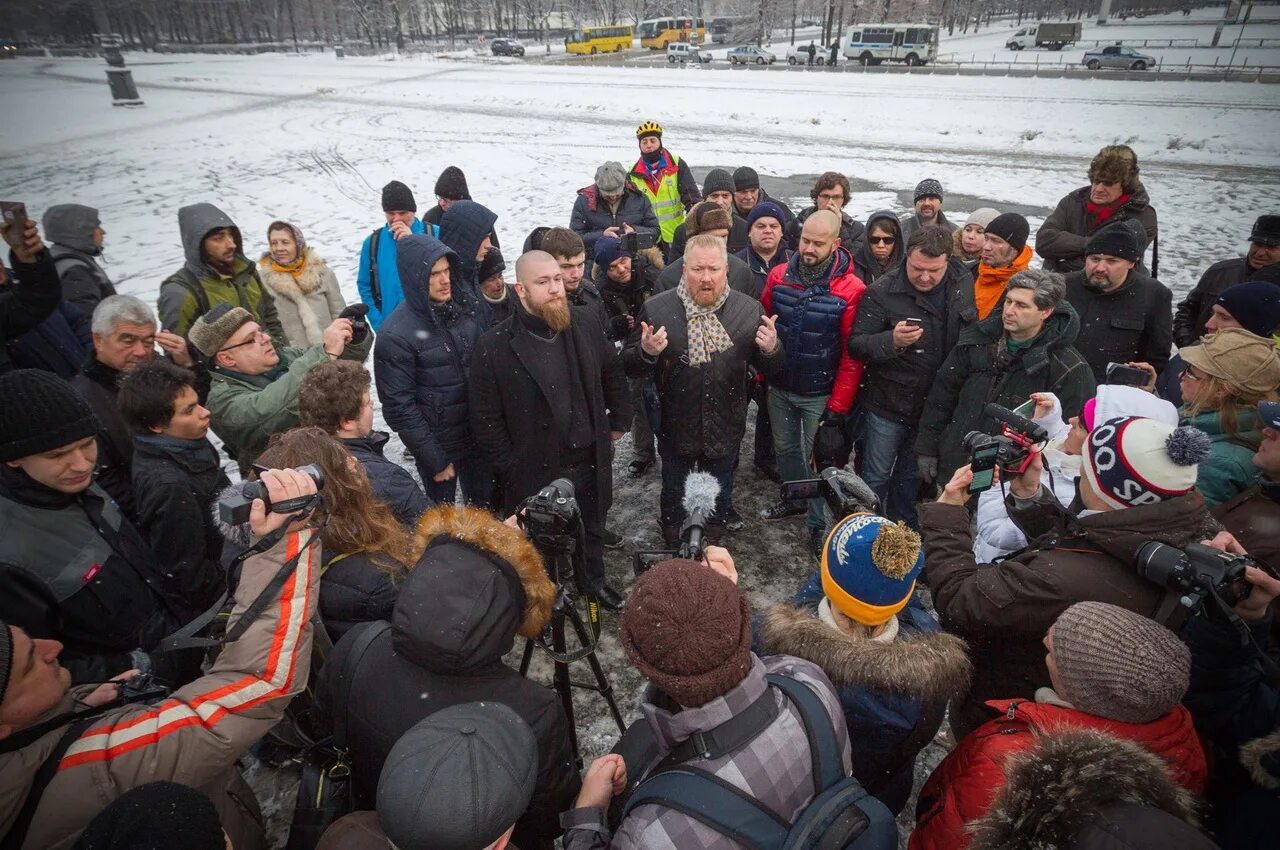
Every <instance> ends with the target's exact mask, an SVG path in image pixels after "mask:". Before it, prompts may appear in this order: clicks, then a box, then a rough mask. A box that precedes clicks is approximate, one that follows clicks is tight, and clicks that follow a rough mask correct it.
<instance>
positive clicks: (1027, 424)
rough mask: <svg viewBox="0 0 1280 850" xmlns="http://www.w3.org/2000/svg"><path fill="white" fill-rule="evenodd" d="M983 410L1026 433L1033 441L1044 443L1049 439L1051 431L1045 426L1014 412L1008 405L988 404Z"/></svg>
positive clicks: (998, 420) (1014, 428) (1019, 431)
mask: <svg viewBox="0 0 1280 850" xmlns="http://www.w3.org/2000/svg"><path fill="white" fill-rule="evenodd" d="M982 412H983V413H985V414H986V415H988V416H990V417H991V418H992V419H994V420H996V421H997V422H1001V423H1003V424H1005V425H1008V426H1009V427H1010V428H1012V429H1013V430H1015V431H1017V432H1018V433H1020V434H1025V435H1026V436H1027V438H1028V439H1030V440H1031V442H1033V443H1044V442H1048V440H1049V432H1048V431H1046V430H1045V429H1044V427H1043V426H1041V425H1037V424H1036V423H1035V422H1032V421H1031V420H1030V419H1028V418H1027V417H1025V416H1022V415H1020V414H1018V413H1014V412H1013V411H1012V410H1010V409H1009V408H1007V407H1001V406H1000V405H998V404H988V405H987V406H986V407H984V408H983V409H982Z"/></svg>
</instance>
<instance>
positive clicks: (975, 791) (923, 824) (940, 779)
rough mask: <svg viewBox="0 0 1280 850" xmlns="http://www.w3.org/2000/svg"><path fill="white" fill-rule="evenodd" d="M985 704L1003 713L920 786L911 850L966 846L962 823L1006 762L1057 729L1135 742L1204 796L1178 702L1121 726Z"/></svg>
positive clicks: (990, 791) (1197, 755)
mask: <svg viewBox="0 0 1280 850" xmlns="http://www.w3.org/2000/svg"><path fill="white" fill-rule="evenodd" d="M987 705H989V706H991V707H992V708H995V709H997V710H998V711H1001V712H1003V713H1002V715H1001V716H1000V717H997V718H996V719H994V720H990V721H988V722H987V723H984V724H983V725H982V726H979V727H978V728H977V729H975V730H974V732H973V734H971V735H969V736H968V737H967V738H965V739H964V740H963V741H961V742H960V744H959V746H957V747H956V748H955V749H954V750H952V751H951V753H950V754H949V755H948V756H947V757H946V758H945V759H943V761H942V764H940V765H938V769H937V770H935V771H934V772H933V775H932V776H930V777H929V779H928V781H927V782H925V784H924V788H923V789H921V791H920V802H919V804H918V805H917V807H916V813H917V820H916V829H915V832H913V833H912V834H911V844H910V850H964V848H965V847H967V846H968V844H969V834H968V833H967V832H966V831H965V826H966V825H967V824H969V823H972V822H973V821H974V820H976V819H977V818H979V817H981V816H982V815H984V814H986V812H987V809H988V808H989V807H990V806H991V803H992V801H993V800H994V799H995V797H996V794H997V793H999V791H1000V789H1001V788H1002V787H1004V761H1005V759H1006V758H1008V757H1009V756H1010V755H1012V754H1014V753H1018V752H1023V751H1025V750H1029V749H1031V747H1032V744H1033V743H1034V739H1035V733H1036V732H1039V731H1046V730H1050V729H1057V728H1061V727H1064V726H1072V727H1080V728H1086V729H1097V730H1100V731H1103V732H1109V733H1110V734H1112V735H1115V736H1116V737H1117V738H1126V739H1128V740H1130V741H1133V742H1135V743H1138V744H1141V745H1142V746H1144V747H1146V748H1147V749H1148V750H1150V751H1151V752H1153V753H1155V754H1156V755H1158V756H1160V757H1162V758H1163V759H1164V760H1165V761H1166V762H1167V763H1168V764H1169V772H1170V775H1171V776H1172V777H1173V779H1174V781H1176V782H1178V783H1179V784H1181V785H1183V786H1185V787H1186V788H1187V789H1189V790H1191V791H1192V792H1194V793H1195V794H1197V795H1200V794H1203V793H1204V785H1205V774H1206V765H1205V756H1204V750H1203V749H1202V748H1201V746H1200V739H1199V738H1198V737H1196V732H1195V729H1194V727H1193V726H1192V725H1191V713H1190V712H1188V711H1187V709H1186V708H1184V707H1183V706H1181V705H1180V706H1178V707H1177V708H1175V709H1174V710H1173V711H1170V712H1169V713H1168V714H1166V715H1164V716H1163V717H1160V718H1157V719H1156V720H1153V721H1151V722H1150V723H1120V722H1118V721H1115V720H1108V719H1106V718H1105V717H1098V716H1097V715H1094V714H1085V713H1084V712H1083V711H1076V710H1075V709H1073V708H1062V707H1060V706H1056V705H1049V704H1045V703H1036V702H1029V701H1027V700H992V701H991V702H988V703H987Z"/></svg>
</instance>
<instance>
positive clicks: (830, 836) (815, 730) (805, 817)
mask: <svg viewBox="0 0 1280 850" xmlns="http://www.w3.org/2000/svg"><path fill="white" fill-rule="evenodd" d="M767 678H768V682H769V685H770V689H769V690H767V691H766V692H765V695H764V697H762V698H761V699H760V700H757V701H756V703H754V704H752V706H751V707H750V708H748V709H747V710H746V711H745V712H743V713H742V714H741V715H739V717H744V716H748V715H751V714H752V713H754V712H759V713H760V714H762V715H763V714H765V713H767V712H768V711H769V708H760V709H758V708H757V706H760V705H761V704H762V703H768V705H769V706H770V707H772V706H773V704H774V701H773V695H772V689H773V688H777V689H778V690H780V691H782V693H783V695H784V696H785V697H786V698H787V699H788V700H790V701H791V703H792V704H793V705H794V706H795V707H796V708H797V709H798V710H799V712H800V719H801V721H802V722H803V725H804V730H805V735H806V736H807V737H808V739H809V754H810V756H811V758H812V759H813V780H814V782H813V784H814V789H815V792H816V793H815V795H814V797H813V799H812V800H810V801H809V803H808V804H807V805H806V806H805V807H804V808H803V809H802V810H801V811H800V813H799V814H798V815H796V818H795V820H794V821H792V822H787V821H786V820H785V819H783V818H781V817H779V816H778V815H777V814H775V813H774V812H773V811H772V810H770V809H768V808H766V807H764V806H762V805H761V804H760V803H759V802H757V801H756V800H754V799H753V798H752V797H750V796H749V795H748V794H746V793H745V792H744V791H742V790H741V789H739V788H737V787H736V786H734V785H731V784H729V783H728V782H725V781H724V780H723V779H720V778H719V777H718V776H716V775H715V774H713V773H711V772H709V771H706V770H702V769H700V768H696V767H692V766H689V765H687V764H683V763H679V762H677V763H670V762H671V757H670V756H669V757H668V758H667V759H664V760H663V761H662V762H660V763H659V764H658V766H657V767H655V768H654V769H653V770H652V771H650V772H649V774H648V775H647V776H645V777H644V779H642V780H641V781H640V784H639V785H638V786H636V788H635V790H634V791H632V792H631V796H630V798H629V799H628V800H627V802H626V805H625V806H624V807H623V810H622V817H623V818H625V817H626V815H627V814H628V813H630V812H631V810H632V809H634V808H635V807H637V806H642V805H659V806H664V807H666V808H669V809H675V810H676V811H679V812H682V813H684V814H685V815H688V816H689V817H691V818H693V819H694V820H696V821H698V822H700V823H702V824H704V825H706V826H708V827H710V828H711V829H714V830H715V831H716V832H719V833H720V834H722V835H724V836H725V837H727V838H730V839H732V840H733V841H735V842H737V843H738V844H740V845H742V846H744V847H748V848H751V850H819V848H820V849H821V850H841V848H843V850H896V848H897V846H898V827H897V824H896V823H895V822H894V819H893V815H892V814H891V813H890V812H889V810H888V808H886V807H885V805H884V804H883V803H881V802H880V801H879V800H877V799H876V798H874V797H872V796H871V795H869V794H868V793H867V792H866V789H864V788H863V787H862V786H861V785H860V784H859V783H858V780H856V779H854V778H853V777H852V776H846V775H845V771H844V765H843V763H842V762H841V759H840V750H841V746H840V741H838V740H837V739H836V735H835V728H834V726H833V725H832V723H831V718H830V717H829V716H828V715H827V711H826V709H825V708H824V707H823V705H822V700H821V699H819V698H818V695H817V694H815V693H814V692H813V691H812V690H810V688H809V687H808V686H807V685H805V684H804V683H802V682H800V681H797V680H796V679H792V678H790V677H787V676H782V675H778V674H776V673H771V674H769V676H768V677H767ZM774 711H775V716H776V709H774ZM739 717H735V718H733V719H731V720H728V721H726V722H725V723H723V724H721V725H720V726H718V727H716V729H713V730H711V731H710V732H706V733H700V734H698V735H695V736H693V738H691V739H690V740H689V741H686V742H685V743H684V744H682V745H681V747H680V748H678V749H677V751H676V752H673V753H672V755H673V756H674V755H676V753H677V752H679V753H681V758H680V761H683V760H684V758H683V757H685V756H687V755H688V753H685V752H682V750H684V749H685V748H686V745H690V744H692V751H693V754H694V755H695V756H700V757H704V758H705V757H707V756H708V755H710V754H711V753H712V752H713V751H714V749H715V748H716V746H717V743H718V742H725V741H734V740H735V739H737V741H736V743H738V748H740V747H741V746H743V745H745V744H746V743H747V741H742V740H741V737H742V736H741V734H737V733H738V732H739V730H740V729H741V728H742V727H743V726H744V723H746V721H742V720H739ZM761 719H763V718H761ZM757 722H758V721H757ZM769 722H772V721H771V720H769V721H768V722H766V723H765V724H764V725H765V726H767V725H768V723H769ZM729 727H737V728H729ZM757 728H760V727H757ZM757 734H758V732H757ZM751 737H754V735H753V736H751ZM747 740H748V741H749V740H750V738H748V739H747ZM733 749H734V747H732V746H730V747H725V748H723V752H724V753H728V752H732V751H733Z"/></svg>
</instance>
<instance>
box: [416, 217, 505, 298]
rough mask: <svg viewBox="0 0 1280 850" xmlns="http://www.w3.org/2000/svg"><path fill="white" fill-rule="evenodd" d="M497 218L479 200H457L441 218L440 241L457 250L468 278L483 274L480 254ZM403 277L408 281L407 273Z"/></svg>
mask: <svg viewBox="0 0 1280 850" xmlns="http://www.w3.org/2000/svg"><path fill="white" fill-rule="evenodd" d="M497 220H498V216H497V214H496V213H494V212H492V211H491V210H490V209H489V208H488V207H485V206H482V205H481V204H477V203H476V202H475V201H455V202H454V203H453V204H451V205H450V206H449V209H447V210H445V211H444V216H443V217H441V219H440V241H441V242H443V243H444V244H446V245H448V246H449V247H450V248H452V249H453V250H454V251H455V252H456V253H457V255H458V270H459V271H461V272H462V275H463V277H464V278H465V279H466V280H468V281H470V280H472V279H473V278H475V277H476V275H477V274H478V273H479V265H480V264H479V261H478V260H476V254H478V253H479V252H480V243H481V242H483V241H484V238H485V237H486V236H488V235H489V234H490V233H492V232H493V225H494V222H496V221H497ZM400 280H401V281H402V282H403V281H404V272H401V273H400ZM455 284H456V281H455ZM405 294H406V295H407V294H408V292H407V291H406V293H405Z"/></svg>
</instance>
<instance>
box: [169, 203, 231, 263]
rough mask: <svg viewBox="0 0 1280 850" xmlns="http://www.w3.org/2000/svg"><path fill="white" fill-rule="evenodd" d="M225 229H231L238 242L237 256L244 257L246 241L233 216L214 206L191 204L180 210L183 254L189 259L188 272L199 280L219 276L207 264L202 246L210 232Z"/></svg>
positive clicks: (179, 227) (179, 228)
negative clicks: (232, 218)
mask: <svg viewBox="0 0 1280 850" xmlns="http://www.w3.org/2000/svg"><path fill="white" fill-rule="evenodd" d="M223 227H229V228H230V229H231V234H232V236H233V237H234V238H235V240H236V254H237V255H240V256H243V255H244V239H243V238H242V237H241V236H240V228H238V227H236V224H235V222H234V221H232V220H231V216H229V215H227V214H226V213H224V212H223V211H222V210H220V209H218V208H217V207H215V206H214V205H213V204H191V205H190V206H185V207H182V208H181V209H180V210H178V232H179V233H180V234H182V252H183V254H184V255H185V256H186V258H187V262H186V266H187V269H188V271H190V272H191V273H192V274H194V275H195V276H196V278H197V279H199V278H206V277H216V276H217V275H216V274H215V273H214V271H213V269H211V268H210V267H209V266H208V264H206V263H205V261H204V256H203V255H202V253H201V251H200V245H201V243H202V242H204V238H205V237H206V236H208V235H209V233H210V232H212V231H214V230H220V229H221V228H223Z"/></svg>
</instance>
